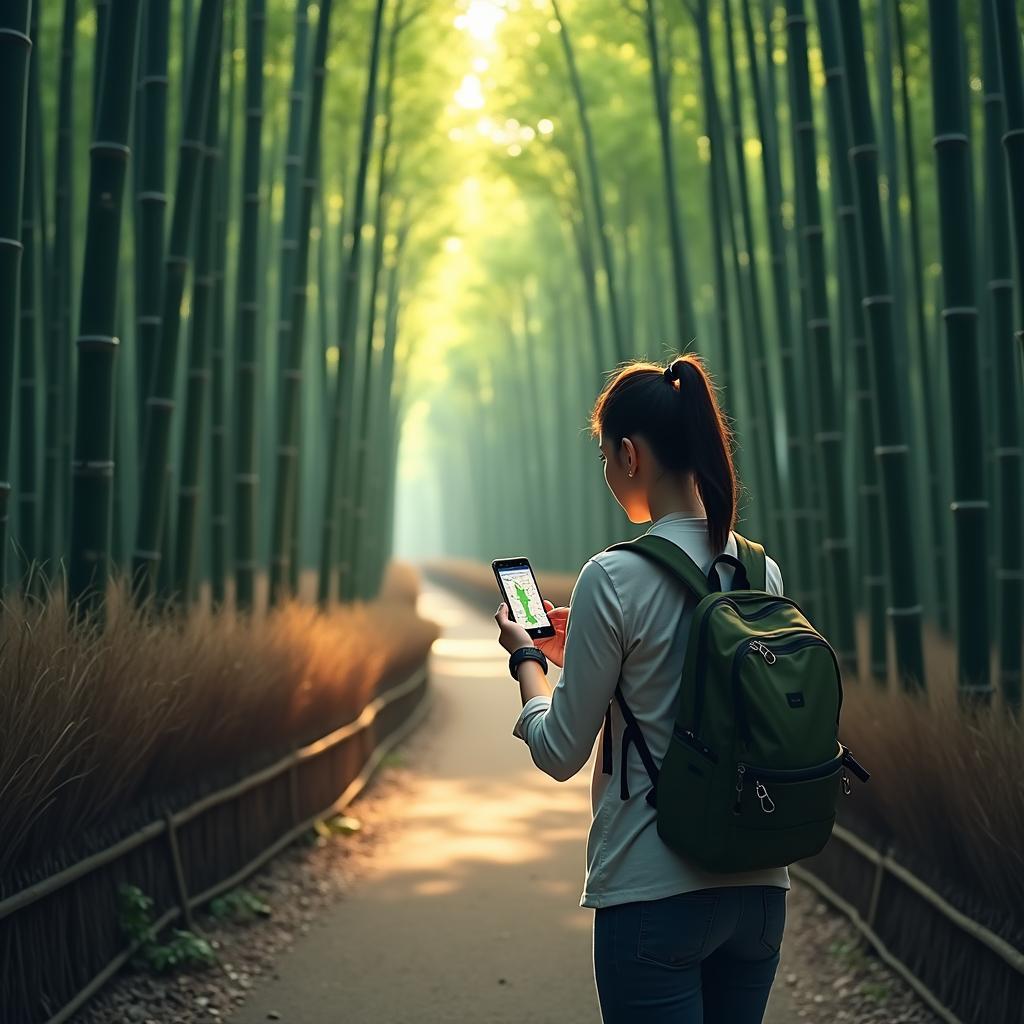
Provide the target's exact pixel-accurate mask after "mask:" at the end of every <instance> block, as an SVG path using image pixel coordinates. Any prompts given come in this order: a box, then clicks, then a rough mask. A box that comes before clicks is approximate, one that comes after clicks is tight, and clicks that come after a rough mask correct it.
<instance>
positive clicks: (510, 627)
mask: <svg viewBox="0 0 1024 1024" xmlns="http://www.w3.org/2000/svg"><path fill="white" fill-rule="evenodd" d="M494 621H495V622H497V624H498V628H499V629H500V630H501V632H500V633H499V635H498V643H499V644H501V646H502V647H504V648H505V650H506V651H508V653H509V654H514V653H515V652H516V651H518V650H519V648H520V647H535V646H536V644H534V642H533V637H532V636H530V634H529V633H527V632H526V627H525V626H520V625H519V623H518V622H514V621H513V620H512V619H510V618H509V617H508V605H507V604H505V602H504V601H502V602H501V604H499V605H498V610H497V612H496V613H495V615H494Z"/></svg>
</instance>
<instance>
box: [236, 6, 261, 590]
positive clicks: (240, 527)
mask: <svg viewBox="0 0 1024 1024" xmlns="http://www.w3.org/2000/svg"><path fill="white" fill-rule="evenodd" d="M265 30H266V3H265V0H247V4H246V50H245V54H246V63H245V160H244V164H243V171H242V174H243V182H242V222H241V232H240V235H239V242H238V246H239V263H238V289H237V312H236V319H235V323H236V329H237V340H236V344H235V349H236V352H237V362H236V366H235V372H236V385H235V386H236V390H237V399H236V402H235V410H236V418H235V475H234V482H235V520H236V524H235V550H234V571H235V601H236V604H237V605H238V607H239V608H241V609H246V610H248V609H251V608H252V605H253V599H254V596H255V579H256V564H257V563H256V496H257V488H258V486H259V477H258V475H257V469H258V465H259V463H258V461H257V458H256V370H257V363H256V360H257V354H258V349H257V345H256V333H257V327H258V322H257V321H258V316H259V278H258V272H259V266H260V261H259V247H260V158H261V155H262V132H263V42H264V35H265ZM264 244H266V240H265V239H264Z"/></svg>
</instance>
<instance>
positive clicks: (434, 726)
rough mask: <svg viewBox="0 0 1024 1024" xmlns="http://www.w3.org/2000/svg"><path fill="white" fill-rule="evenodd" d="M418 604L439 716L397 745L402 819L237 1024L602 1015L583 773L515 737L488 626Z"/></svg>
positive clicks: (435, 596)
mask: <svg viewBox="0 0 1024 1024" xmlns="http://www.w3.org/2000/svg"><path fill="white" fill-rule="evenodd" d="M421 600H422V601H423V605H422V610H423V613H424V614H427V615H430V616H431V617H433V618H437V619H441V620H443V621H444V622H446V623H447V626H446V628H445V633H444V636H443V638H442V639H441V640H439V641H438V643H437V644H436V645H435V650H434V653H433V654H432V655H431V666H430V669H431V683H432V686H433V702H434V703H433V706H432V708H431V710H430V712H429V715H428V718H427V720H426V721H425V723H424V724H423V725H422V726H421V727H420V728H419V729H418V730H417V732H416V733H415V734H414V736H413V737H411V739H410V740H409V741H407V743H406V744H405V745H404V747H403V761H404V763H405V764H407V765H408V767H409V768H410V769H412V771H413V772H414V775H413V779H414V781H413V785H412V788H411V789H410V791H409V792H408V793H407V794H405V795H404V798H403V799H399V800H396V801H395V811H396V814H397V815H399V817H400V819H401V820H400V822H399V824H398V826H397V827H396V828H395V829H394V830H393V831H392V833H391V835H390V837H389V838H388V839H387V840H386V841H384V842H383V843H382V844H381V846H380V848H379V849H378V850H377V854H376V856H375V858H374V861H373V863H372V864H371V865H370V866H369V867H368V869H367V871H366V874H365V875H364V876H363V877H362V878H361V880H360V882H359V884H358V885H357V886H355V887H354V888H353V891H352V893H351V895H349V896H348V897H347V898H346V899H345V900H343V901H342V902H340V903H338V904H336V905H335V906H334V907H333V908H331V909H330V910H328V911H326V912H325V913H323V914H322V915H321V916H320V917H319V919H318V920H317V921H316V922H315V923H314V924H313V925H312V927H311V928H310V930H309V932H308V934H306V935H305V936H303V937H302V938H301V939H300V940H299V941H297V942H296V944H295V946H294V948H293V949H292V951H291V952H290V953H288V954H287V955H286V956H284V957H282V959H281V960H280V962H279V964H278V967H277V978H276V979H275V980H270V981H267V982H266V983H265V985H263V986H261V987H259V988H258V989H257V990H256V991H254V992H252V994H251V997H250V999H249V1000H248V1001H247V1003H246V1005H245V1006H244V1007H242V1008H241V1009H240V1011H239V1012H238V1013H237V1014H235V1015H234V1016H232V1017H231V1021H232V1022H234V1024H256V1022H257V1021H259V1022H263V1021H266V1020H268V1019H280V1020H282V1021H285V1022H291V1024H328V1022H331V1024H334V1022H337V1021H342V1020H344V1021H345V1022H346V1024H442V1022H452V1024H454V1022H458V1024H469V1022H473V1024H501V1022H506V1021H507V1022H516V1024H519V1022H521V1021H523V1020H524V1019H527V1018H529V1019H530V1020H531V1021H534V1022H536V1024H544V1022H548V1021H550V1022H551V1024H555V1022H557V1024H595V1022H597V1021H599V1020H600V1016H599V1013H598V1007H597V992H596V989H595V986H594V978H593V961H592V946H591V943H592V928H593V911H591V910H589V909H584V908H582V907H580V906H579V905H578V904H579V895H580V892H581V890H582V885H583V875H584V868H585V844H586V834H587V828H588V825H589V820H590V807H589V779H590V771H591V763H588V765H587V766H586V767H584V768H583V769H582V770H581V771H580V772H579V774H577V775H576V776H575V777H574V778H573V779H571V780H570V781H569V782H567V783H558V782H556V781H554V780H553V779H551V778H549V777H548V776H546V775H544V774H543V773H542V772H540V771H538V770H537V768H536V767H535V766H534V764H533V762H532V760H531V759H530V753H529V750H528V749H527V747H526V745H525V744H524V743H522V742H521V741H520V740H518V739H516V738H515V737H514V736H513V735H512V731H511V730H512V725H513V723H514V722H515V719H516V715H517V714H518V711H519V709H520V707H521V702H520V699H519V692H518V689H517V687H516V685H515V684H514V683H513V681H512V680H511V679H510V678H509V676H508V670H507V668H506V665H505V659H504V657H503V656H502V655H501V652H500V649H499V648H498V647H497V644H496V641H495V635H496V629H495V627H494V624H493V622H492V621H491V620H490V619H488V618H487V617H486V616H484V615H481V614H480V613H479V612H478V611H476V610H474V609H472V608H470V607H469V606H468V605H466V604H463V603H462V602H461V601H458V600H457V599H456V598H454V597H452V596H450V595H449V594H447V593H446V592H443V591H440V590H439V589H437V588H435V587H430V588H429V589H428V590H427V591H426V592H425V594H424V596H423V597H422V598H421ZM495 607H497V602H496V603H495ZM591 756H592V757H593V755H591ZM353 813H356V814H358V801H356V803H355V804H354V805H353ZM784 969H785V968H784V965H783V967H781V968H780V972H781V971H782V970H784ZM539 993H543V996H544V1000H545V1002H546V1004H547V1006H548V1009H547V1011H546V1012H545V1013H544V1014H543V1015H541V1014H539V1013H538V1012H537V1009H536V1007H537V1003H538V994H539ZM769 1011H770V1012H769V1015H768V1017H767V1018H766V1020H767V1021H768V1022H769V1024H782V1022H784V1021H789V1020H791V1019H793V1018H794V1016H795V1014H794V1013H793V1012H792V1006H791V1004H790V1003H789V1000H788V993H787V991H786V990H785V988H784V987H783V986H782V985H781V983H780V985H779V986H778V987H777V988H776V990H775V992H774V993H773V995H772V1001H771V1002H770V1004H769ZM272 1014H277V1015H279V1017H274V1016H271V1015H272Z"/></svg>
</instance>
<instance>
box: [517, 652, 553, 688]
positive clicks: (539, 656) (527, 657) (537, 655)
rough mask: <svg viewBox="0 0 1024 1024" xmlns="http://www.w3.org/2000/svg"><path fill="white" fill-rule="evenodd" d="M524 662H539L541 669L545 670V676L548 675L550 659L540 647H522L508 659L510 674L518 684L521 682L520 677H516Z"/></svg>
mask: <svg viewBox="0 0 1024 1024" xmlns="http://www.w3.org/2000/svg"><path fill="white" fill-rule="evenodd" d="M524 661H537V662H539V663H540V667H541V668H542V669H543V670H544V675H547V674H548V659H547V658H546V657H545V655H544V652H543V651H542V650H541V649H540V648H539V647H520V648H519V649H518V650H516V651H513V652H512V654H510V655H509V659H508V671H509V674H510V675H511V676H512V678H513V679H515V680H516V681H517V682H518V681H519V677H518V676H517V675H516V670H517V669H518V668H519V666H520V665H521V664H522V663H523V662H524Z"/></svg>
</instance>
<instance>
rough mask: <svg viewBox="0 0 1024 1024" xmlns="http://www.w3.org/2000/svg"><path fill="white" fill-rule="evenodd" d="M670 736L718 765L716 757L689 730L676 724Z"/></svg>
mask: <svg viewBox="0 0 1024 1024" xmlns="http://www.w3.org/2000/svg"><path fill="white" fill-rule="evenodd" d="M672 735H673V736H675V737H676V739H680V740H682V741H683V742H684V743H685V744H687V745H688V746H691V747H693V749H694V750H696V751H699V752H700V753H701V754H703V755H704V756H705V757H706V758H707V759H708V760H709V761H711V762H712V763H714V764H718V755H717V754H716V753H715V752H714V751H713V750H712V749H711V748H710V747H709V746H708V745H707V744H706V743H703V742H701V741H700V740H699V739H697V737H696V736H694V734H693V733H692V732H691V731H690V730H689V729H684V728H682V726H680V725H679V724H678V723H676V724H675V725H673V726H672Z"/></svg>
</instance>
